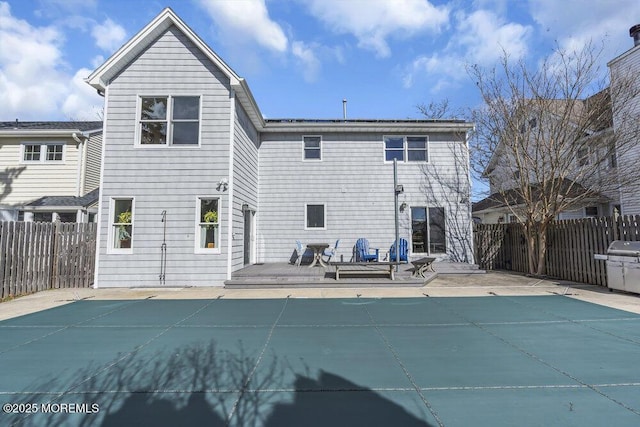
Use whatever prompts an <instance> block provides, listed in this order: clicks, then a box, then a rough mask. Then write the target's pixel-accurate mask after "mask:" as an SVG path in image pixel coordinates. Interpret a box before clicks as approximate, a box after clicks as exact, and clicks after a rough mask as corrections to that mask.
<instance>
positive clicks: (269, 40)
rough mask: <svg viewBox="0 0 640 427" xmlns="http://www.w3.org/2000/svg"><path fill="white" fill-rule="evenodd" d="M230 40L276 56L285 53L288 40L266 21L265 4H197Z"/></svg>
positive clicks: (213, 0) (247, 0) (208, 0)
mask: <svg viewBox="0 0 640 427" xmlns="http://www.w3.org/2000/svg"><path fill="white" fill-rule="evenodd" d="M199 3H200V4H201V5H202V7H203V8H204V9H205V10H206V11H207V12H208V14H209V16H210V17H211V19H213V20H214V22H215V23H216V25H217V26H218V28H219V29H220V30H221V31H222V32H223V33H224V34H225V35H226V37H228V39H229V40H237V39H238V38H248V39H250V40H251V41H253V42H256V43H258V44H259V45H261V46H263V47H265V48H267V49H269V50H272V51H276V52H286V51H287V48H288V39H287V36H286V35H285V34H284V31H283V30H282V27H280V25H279V24H278V23H276V22H274V21H272V20H271V18H270V17H269V12H268V11H267V6H266V4H265V0H235V1H218V0H199Z"/></svg>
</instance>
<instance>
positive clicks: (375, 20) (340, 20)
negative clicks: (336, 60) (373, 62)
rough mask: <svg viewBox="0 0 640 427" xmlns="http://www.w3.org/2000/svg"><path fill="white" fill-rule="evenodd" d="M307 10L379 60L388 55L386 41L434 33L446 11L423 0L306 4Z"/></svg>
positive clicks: (313, 0) (442, 23)
mask: <svg viewBox="0 0 640 427" xmlns="http://www.w3.org/2000/svg"><path fill="white" fill-rule="evenodd" d="M309 8H310V11H311V13H312V14H313V15H314V16H315V17H316V18H318V19H320V20H321V21H323V22H324V23H325V24H326V25H328V26H329V27H330V28H331V29H332V30H333V31H335V32H338V33H341V34H352V35H354V36H355V37H356V38H357V39H358V45H359V46H360V47H362V48H365V49H370V50H373V51H375V52H376V54H377V55H378V56H380V57H387V56H389V55H390V54H391V49H390V48H389V45H388V43H387V39H388V38H390V37H398V38H405V37H410V36H413V35H415V34H417V33H420V32H423V31H432V32H436V33H437V32H439V31H440V30H441V29H442V28H443V27H445V26H446V25H447V24H448V21H449V10H448V8H446V7H443V6H438V7H436V6H434V5H432V4H431V3H430V2H429V1H427V0H394V1H388V0H350V1H344V0H310V2H309Z"/></svg>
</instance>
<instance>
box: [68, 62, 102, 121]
mask: <svg viewBox="0 0 640 427" xmlns="http://www.w3.org/2000/svg"><path fill="white" fill-rule="evenodd" d="M91 71H92V70H89V69H87V68H81V69H79V70H78V71H77V72H76V74H75V75H74V76H73V79H72V80H71V86H72V91H71V93H69V94H67V96H66V98H65V99H64V102H63V104H62V112H63V113H64V114H65V117H67V118H69V119H72V120H100V118H101V117H102V107H103V103H102V98H101V97H100V96H99V95H98V94H97V93H96V90H95V89H94V88H92V87H91V86H89V85H88V84H87V83H86V82H85V81H84V79H85V78H86V77H87V76H88V75H89V74H91Z"/></svg>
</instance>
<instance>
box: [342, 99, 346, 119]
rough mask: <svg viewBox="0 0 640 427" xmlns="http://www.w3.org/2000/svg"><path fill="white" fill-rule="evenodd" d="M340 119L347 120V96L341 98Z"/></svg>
mask: <svg viewBox="0 0 640 427" xmlns="http://www.w3.org/2000/svg"><path fill="white" fill-rule="evenodd" d="M342 120H344V121H346V120H347V98H344V99H343V100H342Z"/></svg>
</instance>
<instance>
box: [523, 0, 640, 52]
mask: <svg viewBox="0 0 640 427" xmlns="http://www.w3.org/2000/svg"><path fill="white" fill-rule="evenodd" d="M529 6H530V7H529V9H530V13H531V16H532V17H533V19H534V20H535V21H536V23H537V24H538V25H539V26H540V28H541V33H542V34H549V35H550V36H552V37H553V38H554V39H555V40H556V41H557V42H558V44H559V45H560V47H561V48H565V49H572V48H575V47H576V46H577V47H582V46H584V45H585V44H587V43H589V42H594V43H596V44H597V43H599V42H600V41H603V42H604V44H603V47H604V51H603V53H602V54H603V56H604V58H605V60H610V59H613V58H614V57H615V56H617V55H619V54H620V53H622V52H624V51H626V50H627V49H630V48H631V47H632V46H633V41H632V39H631V38H630V37H629V28H630V27H632V26H633V25H635V24H638V22H640V2H638V1H637V0H616V2H615V5H614V4H613V3H612V2H611V1H610V0H590V1H589V2H588V6H587V5H586V4H585V2H584V1H583V0H564V1H561V2H559V1H557V0H531V1H530V5H529Z"/></svg>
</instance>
